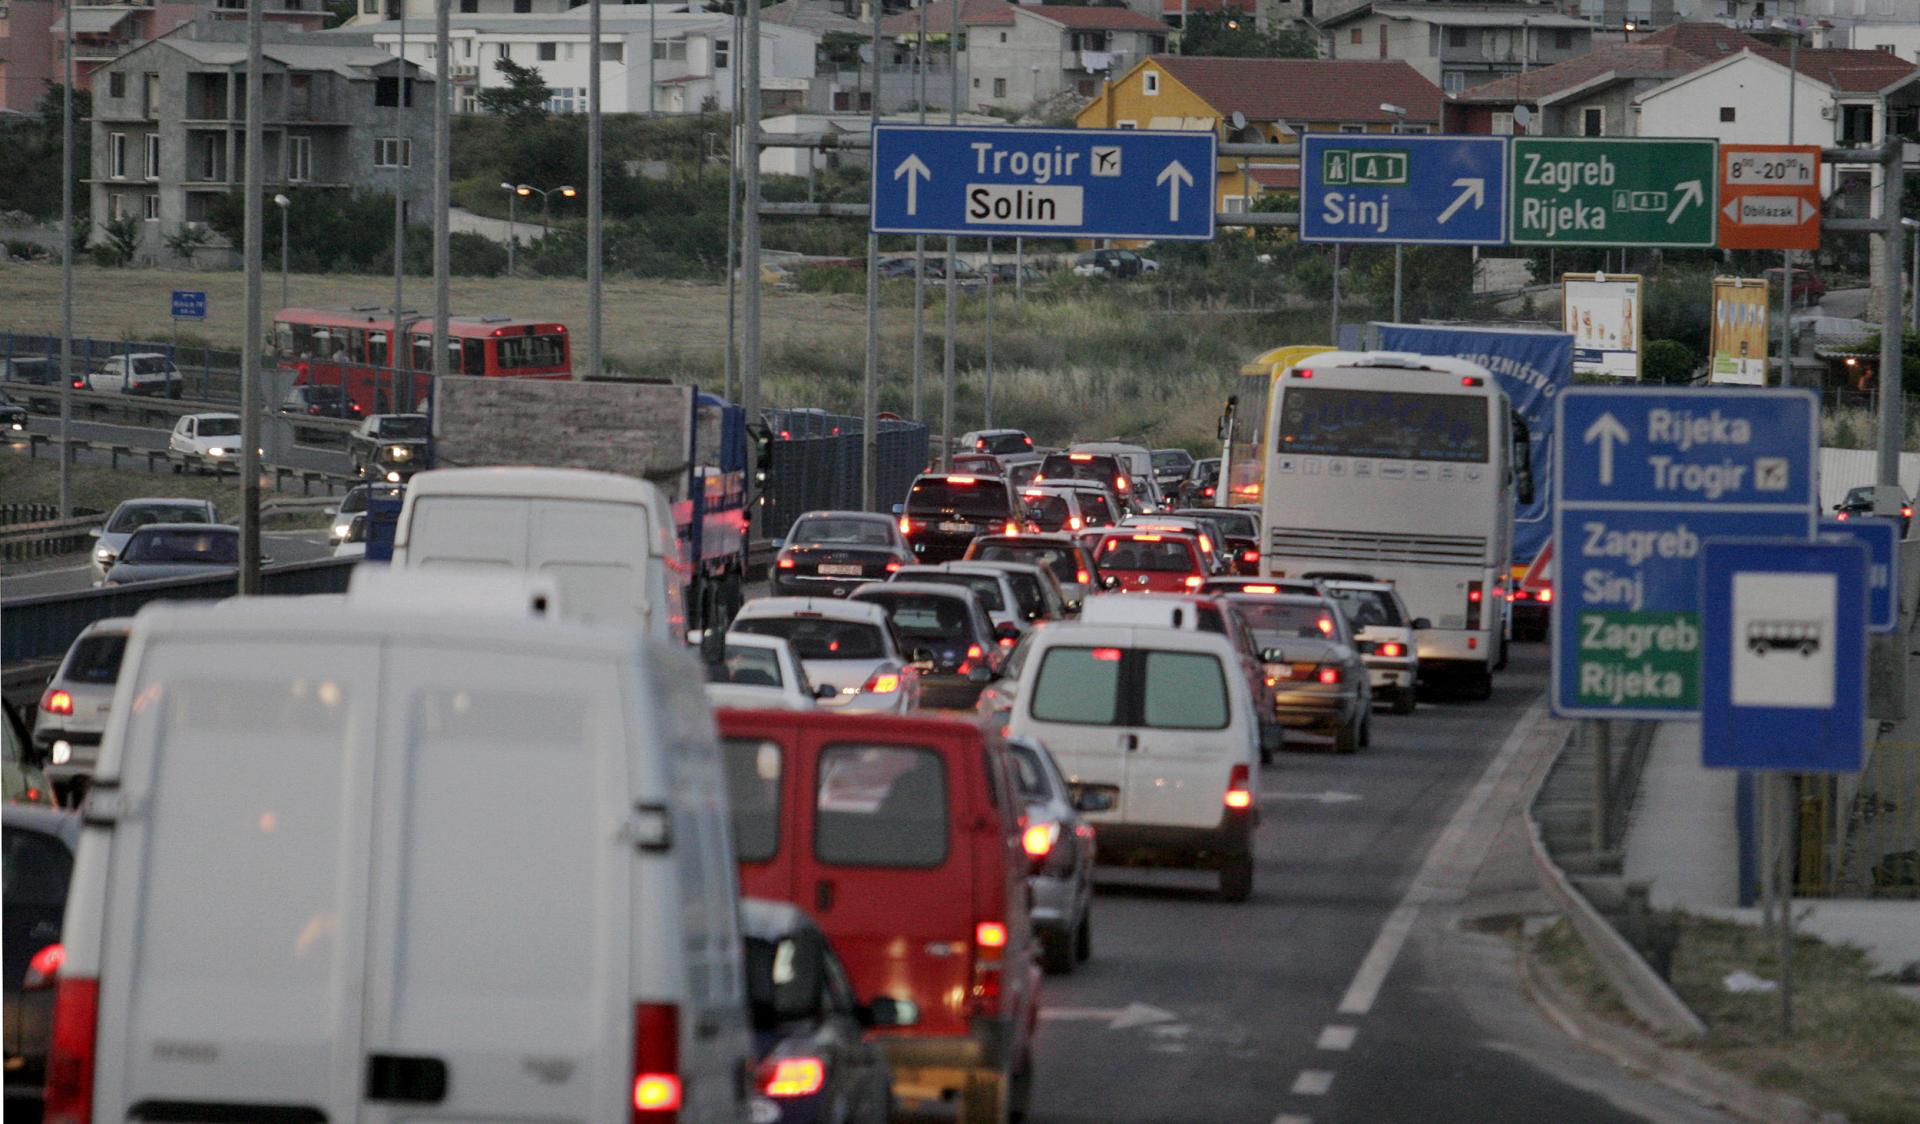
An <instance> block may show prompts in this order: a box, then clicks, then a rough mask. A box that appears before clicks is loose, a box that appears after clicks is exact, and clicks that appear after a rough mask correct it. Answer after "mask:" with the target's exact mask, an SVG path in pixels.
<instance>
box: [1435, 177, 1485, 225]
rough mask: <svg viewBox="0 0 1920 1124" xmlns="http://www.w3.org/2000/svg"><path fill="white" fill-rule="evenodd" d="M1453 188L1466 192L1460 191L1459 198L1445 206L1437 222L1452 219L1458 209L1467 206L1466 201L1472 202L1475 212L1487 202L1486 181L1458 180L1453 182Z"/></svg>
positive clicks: (1474, 179) (1475, 179)
mask: <svg viewBox="0 0 1920 1124" xmlns="http://www.w3.org/2000/svg"><path fill="white" fill-rule="evenodd" d="M1453 186H1455V187H1463V188H1465V189H1466V190H1465V191H1462V192H1461V193H1460V195H1459V197H1458V198H1456V199H1455V200H1454V201H1453V202H1451V203H1449V204H1447V209H1446V210H1444V211H1441V212H1440V218H1439V219H1438V220H1437V221H1439V222H1446V221H1447V220H1448V219H1450V218H1452V217H1453V216H1454V214H1455V213H1456V212H1457V211H1459V210H1460V208H1462V207H1464V206H1466V205H1467V201H1468V200H1472V201H1473V209H1474V210H1476V211H1477V210H1479V209H1480V208H1481V207H1482V206H1484V205H1485V204H1486V202H1487V181H1486V180H1483V179H1478V178H1468V179H1458V180H1454V181H1453Z"/></svg>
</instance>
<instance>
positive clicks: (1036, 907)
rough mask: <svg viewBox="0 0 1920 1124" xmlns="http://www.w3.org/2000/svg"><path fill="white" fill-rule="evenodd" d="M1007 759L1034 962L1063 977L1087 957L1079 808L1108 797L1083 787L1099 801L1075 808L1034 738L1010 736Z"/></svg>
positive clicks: (1089, 848) (1088, 875)
mask: <svg viewBox="0 0 1920 1124" xmlns="http://www.w3.org/2000/svg"><path fill="white" fill-rule="evenodd" d="M1007 757H1008V758H1009V759H1010V760H1011V761H1012V762H1013V776H1014V786H1015V787H1016V788H1018V789H1019V790H1020V801H1021V803H1022V804H1024V805H1025V806H1026V812H1025V815H1023V816H1022V817H1021V820H1020V848H1021V850H1022V851H1024V852H1025V853H1026V856H1027V887H1028V889H1030V890H1031V891H1032V893H1033V904H1032V906H1031V907H1030V908H1029V911H1028V912H1029V915H1030V916H1031V917H1032V918H1033V928H1034V931H1035V932H1036V933H1038V934H1039V936H1040V966H1041V967H1042V968H1044V969H1046V971H1047V973H1048V974H1049V975H1065V974H1066V973H1068V972H1071V971H1073V969H1074V967H1075V966H1076V965H1078V964H1080V963H1082V962H1083V961H1085V960H1086V959H1087V958H1088V957H1090V956H1092V955H1093V855H1094V834H1093V825H1092V824H1089V823H1087V822H1085V821H1084V820H1082V819H1081V817H1080V813H1081V811H1083V810H1085V811H1106V810H1107V809H1109V808H1111V807H1112V800H1113V797H1112V794H1110V793H1105V792H1089V793H1086V794H1084V795H1083V796H1082V797H1081V799H1082V800H1086V801H1089V802H1092V803H1100V804H1101V805H1102V806H1101V807H1097V808H1096V807H1088V808H1085V809H1082V808H1080V807H1078V806H1077V805H1076V803H1075V800H1074V795H1073V790H1072V789H1071V787H1069V786H1068V784H1067V780H1066V778H1065V777H1063V776H1061V775H1060V767H1059V766H1058V765H1056V764H1054V760H1053V755H1052V754H1050V753H1048V752H1047V749H1046V747H1045V746H1043V745H1041V744H1040V743H1039V742H1037V741H1033V740H1031V739H1028V738H1008V739H1007Z"/></svg>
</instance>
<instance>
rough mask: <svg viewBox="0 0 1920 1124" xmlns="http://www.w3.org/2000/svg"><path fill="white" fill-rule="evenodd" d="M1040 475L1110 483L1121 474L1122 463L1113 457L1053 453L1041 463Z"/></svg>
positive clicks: (1050, 477)
mask: <svg viewBox="0 0 1920 1124" xmlns="http://www.w3.org/2000/svg"><path fill="white" fill-rule="evenodd" d="M1040 475H1042V476H1044V477H1046V478H1047V479H1048V480H1092V481H1094V482H1096V483H1100V484H1110V483H1112V482H1113V480H1114V479H1115V478H1116V477H1118V476H1119V475H1120V464H1119V462H1118V461H1116V460H1114V459H1113V458H1112V457H1099V456H1089V455H1085V454H1081V455H1077V456H1076V455H1070V454H1067V453H1052V454H1050V455H1048V457H1047V459H1046V460H1045V461H1044V462H1042V464H1041V465H1040Z"/></svg>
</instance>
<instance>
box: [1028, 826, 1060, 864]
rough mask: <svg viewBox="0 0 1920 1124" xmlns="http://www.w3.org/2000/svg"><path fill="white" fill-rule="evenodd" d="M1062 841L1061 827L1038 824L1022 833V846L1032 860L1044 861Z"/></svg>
mask: <svg viewBox="0 0 1920 1124" xmlns="http://www.w3.org/2000/svg"><path fill="white" fill-rule="evenodd" d="M1059 841H1060V825H1059V824H1057V823H1037V824H1034V825H1033V826H1032V827H1030V828H1028V829H1027V830H1025V831H1023V832H1021V833H1020V846H1021V848H1022V849H1024V850H1025V851H1026V852H1027V857H1028V858H1031V859H1044V858H1046V857H1047V855H1048V854H1049V853H1051V852H1052V851H1053V845H1054V844H1055V843H1057V842H1059Z"/></svg>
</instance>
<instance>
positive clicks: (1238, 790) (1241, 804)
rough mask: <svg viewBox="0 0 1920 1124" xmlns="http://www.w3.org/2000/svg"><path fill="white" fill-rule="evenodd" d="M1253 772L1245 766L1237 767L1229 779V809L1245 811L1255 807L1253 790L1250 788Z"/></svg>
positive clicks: (1227, 798)
mask: <svg viewBox="0 0 1920 1124" xmlns="http://www.w3.org/2000/svg"><path fill="white" fill-rule="evenodd" d="M1252 779H1253V774H1252V770H1250V769H1248V768H1247V766H1245V765H1235V766H1234V767H1233V772H1232V774H1230V775H1229V776H1228V777H1227V797H1226V800H1227V807H1229V808H1232V809H1234V810H1235V811H1243V810H1245V809H1247V808H1251V807H1253V790H1252V789H1251V788H1249V787H1248V785H1249V784H1250V783H1251V782H1252Z"/></svg>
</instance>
